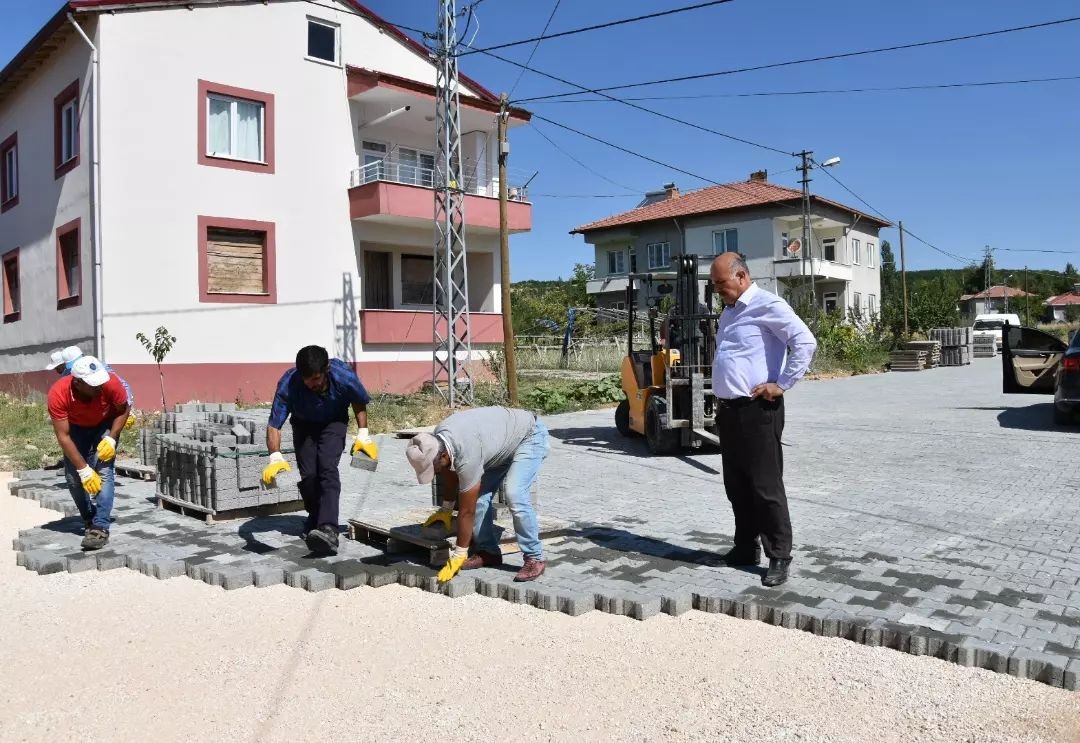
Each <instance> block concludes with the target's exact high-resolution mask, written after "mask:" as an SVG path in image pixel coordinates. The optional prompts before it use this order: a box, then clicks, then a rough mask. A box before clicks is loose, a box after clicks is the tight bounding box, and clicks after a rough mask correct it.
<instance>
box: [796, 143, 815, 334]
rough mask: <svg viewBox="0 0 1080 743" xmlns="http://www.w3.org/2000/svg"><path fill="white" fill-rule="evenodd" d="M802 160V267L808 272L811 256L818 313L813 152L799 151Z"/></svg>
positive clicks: (812, 291)
mask: <svg viewBox="0 0 1080 743" xmlns="http://www.w3.org/2000/svg"><path fill="white" fill-rule="evenodd" d="M797 154H798V156H799V157H800V158H801V160H802V162H801V164H800V165H799V166H798V169H799V170H800V171H802V181H801V182H802V218H803V222H802V249H803V258H802V267H803V275H804V276H805V274H806V259H807V257H809V258H810V306H811V307H812V308H813V310H812V311H813V313H814V314H817V288H816V287H815V285H814V255H813V253H812V252H811V250H810V181H811V180H812V179H811V178H810V169H811V168H812V167H813V165H811V164H810V161H811V159H812V156H813V154H814V153H813V152H811V151H808V150H803V151H802V152H799V153H797Z"/></svg>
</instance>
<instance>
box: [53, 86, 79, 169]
mask: <svg viewBox="0 0 1080 743" xmlns="http://www.w3.org/2000/svg"><path fill="white" fill-rule="evenodd" d="M71 101H75V157H73V158H71V159H70V160H68V161H67V162H61V161H60V158H61V157H63V154H62V153H63V144H62V143H61V139H62V133H63V122H62V121H61V114H62V113H63V111H64V106H66V105H67V104H68V103H70V102H71ZM81 109H82V106H80V105H79V81H78V80H76V81H75V82H73V83H72V84H71V85H69V86H67V87H66V88H64V89H63V90H62V91H60V94H59V95H57V96H56V98H54V99H53V168H54V170H55V174H54V177H55V178H60V177H61V176H63V175H64V174H65V173H69V172H71V171H72V170H74V169H75V168H77V167H79V158H80V157H82V136H81V134H80V130H81V127H80V126H79V119H80V118H82V110H81Z"/></svg>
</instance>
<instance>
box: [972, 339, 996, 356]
mask: <svg viewBox="0 0 1080 743" xmlns="http://www.w3.org/2000/svg"><path fill="white" fill-rule="evenodd" d="M972 350H973V353H972V355H973V356H974V357H975V358H977V359H990V358H993V357H994V356H997V338H995V337H994V336H992V335H978V336H975V340H974V343H973V345H972Z"/></svg>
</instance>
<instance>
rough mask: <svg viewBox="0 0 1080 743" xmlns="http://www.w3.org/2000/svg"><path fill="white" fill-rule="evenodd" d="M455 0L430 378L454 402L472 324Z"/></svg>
mask: <svg viewBox="0 0 1080 743" xmlns="http://www.w3.org/2000/svg"><path fill="white" fill-rule="evenodd" d="M456 46H457V11H456V8H455V0H439V32H438V38H437V39H436V50H435V56H436V79H435V89H436V93H435V95H436V100H435V127H436V136H437V139H438V153H437V155H436V158H437V159H436V162H435V173H436V175H435V179H436V182H435V260H434V261H433V263H434V281H433V288H434V302H435V307H434V312H433V313H432V316H433V319H434V323H433V328H432V340H433V343H434V349H433V355H432V364H431V367H432V375H431V381H432V384H433V385H434V387H435V389H436V390H438V391H439V393H440V394H441V395H442V396H443V398H444V399H445V400H446V401H447V403H448V404H449V405H450V407H455V406H457V405H469V404H471V403H472V401H473V380H472V371H471V369H470V363H471V362H472V327H471V323H470V320H469V282H468V269H467V266H466V261H465V190H464V189H465V182H464V178H463V174H464V167H463V165H462V158H461V98H460V90H459V80H458V61H457V56H456V50H455V47H456Z"/></svg>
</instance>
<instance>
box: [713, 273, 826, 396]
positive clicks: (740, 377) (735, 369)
mask: <svg viewBox="0 0 1080 743" xmlns="http://www.w3.org/2000/svg"><path fill="white" fill-rule="evenodd" d="M816 350H817V341H816V340H815V339H814V334H813V333H811V332H810V328H808V327H806V323H804V322H803V321H802V320H801V319H799V316H798V315H796V314H795V312H794V310H792V309H791V307H790V306H789V305H788V303H787V302H785V301H784V300H783V299H781V298H780V297H778V296H776V295H775V294H773V293H771V292H767V291H765V290H763V289H759V288H758V287H757V286H755V285H754V284H751V285H750V288H749V289H747V290H746V291H744V292H743V294H742V296H741V297H739V298H738V299H737V300H735V304H733V305H731V306H730V307H725V308H724V311H723V313H721V315H720V322H719V324H718V325H717V330H716V356H715V357H714V358H713V365H712V384H713V394H715V395H716V397H718V398H720V399H722V400H731V399H734V398H736V397H750V390H752V389H754V387H756V386H757V385H759V384H764V383H766V382H775V383H776V384H777V385H778V386H779V387H780V389H782V390H784V391H787V390H789V389H791V388H792V387H793V386H794V385H795V383H796V382H797V381H799V379H801V378H802V376H803V375H804V374H805V373H806V370H807V369H808V368H809V367H810V361H811V360H812V359H813V358H814V351H816Z"/></svg>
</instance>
